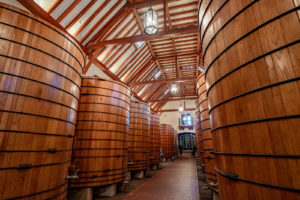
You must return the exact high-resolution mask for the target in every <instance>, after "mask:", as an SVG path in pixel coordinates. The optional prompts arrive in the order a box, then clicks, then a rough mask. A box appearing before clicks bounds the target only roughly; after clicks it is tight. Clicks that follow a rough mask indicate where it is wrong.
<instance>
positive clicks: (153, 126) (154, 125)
mask: <svg viewBox="0 0 300 200" xmlns="http://www.w3.org/2000/svg"><path fill="white" fill-rule="evenodd" d="M150 140H151V143H150V144H151V148H150V164H157V163H159V162H160V115H159V114H158V113H155V112H151V115H150Z"/></svg>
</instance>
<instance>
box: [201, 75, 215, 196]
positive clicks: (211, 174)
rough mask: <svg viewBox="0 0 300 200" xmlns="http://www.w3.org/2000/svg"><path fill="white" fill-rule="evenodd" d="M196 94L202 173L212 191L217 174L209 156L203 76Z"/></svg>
mask: <svg viewBox="0 0 300 200" xmlns="http://www.w3.org/2000/svg"><path fill="white" fill-rule="evenodd" d="M197 81H198V86H199V88H198V94H199V120H200V121H199V123H200V130H199V131H200V132H201V139H200V141H201V146H202V151H201V152H202V155H201V156H202V158H201V159H202V162H203V164H204V165H205V167H204V169H203V170H204V171H205V173H206V184H207V186H208V187H209V188H211V189H212V190H214V191H216V192H217V191H218V188H217V174H216V171H215V169H214V167H215V156H214V155H213V154H211V151H213V150H214V143H213V135H212V133H211V124H210V117H209V113H208V103H207V101H206V100H207V89H206V82H205V77H204V74H202V75H200V76H199V78H198V80H197Z"/></svg>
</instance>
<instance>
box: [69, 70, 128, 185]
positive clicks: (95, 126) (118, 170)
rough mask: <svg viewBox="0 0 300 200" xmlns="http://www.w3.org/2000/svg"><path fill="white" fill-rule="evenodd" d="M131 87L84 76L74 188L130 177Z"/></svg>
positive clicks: (115, 181) (72, 181)
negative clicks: (128, 167) (77, 170)
mask: <svg viewBox="0 0 300 200" xmlns="http://www.w3.org/2000/svg"><path fill="white" fill-rule="evenodd" d="M129 110H130V90H129V88H128V87H127V86H125V85H124V84H121V83H119V82H117V81H112V80H106V79H103V78H98V77H88V76H84V77H83V78H82V86H81V93H80V100H79V109H78V117H77V118H78V119H77V128H76V131H75V136H76V140H75V145H74V152H73V156H72V165H73V166H72V167H74V169H75V170H76V169H79V172H78V175H79V178H78V179H75V180H71V182H70V186H71V187H94V186H101V185H108V184H114V183H117V182H121V181H123V180H124V179H125V177H126V170H127V152H128V133H129Z"/></svg>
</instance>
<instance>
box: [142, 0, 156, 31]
mask: <svg viewBox="0 0 300 200" xmlns="http://www.w3.org/2000/svg"><path fill="white" fill-rule="evenodd" d="M144 32H145V33H146V34H147V35H154V34H156V33H157V32H158V17H157V13H156V12H155V10H153V9H152V7H151V2H150V8H149V10H147V11H146V12H145V13H144Z"/></svg>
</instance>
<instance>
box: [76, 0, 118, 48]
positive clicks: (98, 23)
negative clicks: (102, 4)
mask: <svg viewBox="0 0 300 200" xmlns="http://www.w3.org/2000/svg"><path fill="white" fill-rule="evenodd" d="M122 1H123V0H118V1H117V2H116V3H115V4H114V5H113V6H112V7H111V8H110V9H109V11H107V12H106V13H105V14H104V16H103V17H101V19H100V20H99V21H98V22H97V23H96V24H94V26H93V27H92V28H91V29H90V30H89V31H88V32H86V33H85V34H84V35H83V36H82V38H81V39H80V40H79V41H80V42H81V43H83V42H84V41H85V40H86V39H87V38H88V37H89V36H90V35H91V34H92V33H93V32H94V31H95V30H96V28H98V27H99V26H100V25H101V24H102V22H103V21H104V20H106V19H107V18H108V17H109V16H110V14H111V13H112V12H113V11H114V10H115V9H116V8H117V7H118V6H119V5H120V3H122Z"/></svg>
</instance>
